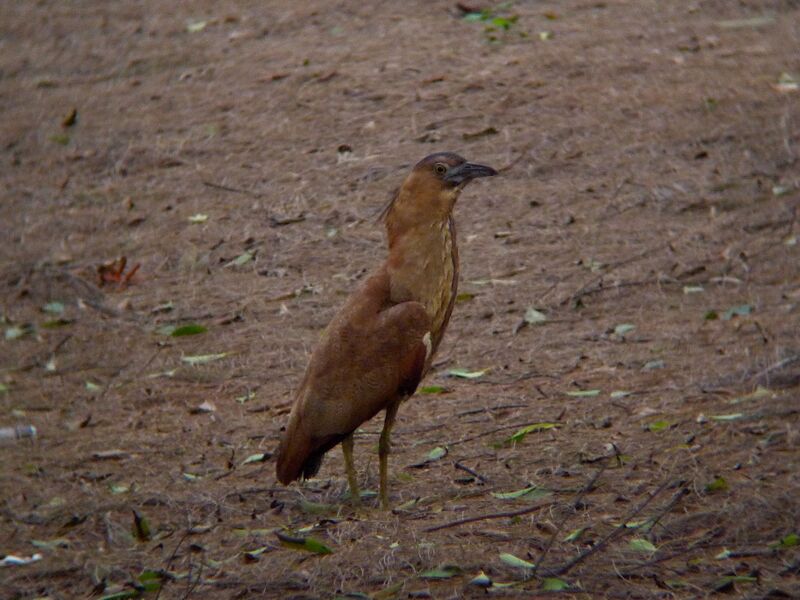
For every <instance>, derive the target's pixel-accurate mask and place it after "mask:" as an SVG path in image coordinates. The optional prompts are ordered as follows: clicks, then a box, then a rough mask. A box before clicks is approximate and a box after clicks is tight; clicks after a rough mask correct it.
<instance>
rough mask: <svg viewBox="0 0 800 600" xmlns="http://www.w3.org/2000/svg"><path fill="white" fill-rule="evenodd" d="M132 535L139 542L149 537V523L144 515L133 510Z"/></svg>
mask: <svg viewBox="0 0 800 600" xmlns="http://www.w3.org/2000/svg"><path fill="white" fill-rule="evenodd" d="M132 530H133V537H135V538H136V539H137V540H139V541H140V542H146V541H148V540H149V539H150V523H148V522H147V519H146V518H145V516H144V515H142V514H141V513H139V511H137V510H134V511H133V527H132Z"/></svg>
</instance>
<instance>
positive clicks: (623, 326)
mask: <svg viewBox="0 0 800 600" xmlns="http://www.w3.org/2000/svg"><path fill="white" fill-rule="evenodd" d="M634 329H636V325H633V324H632V323H620V324H619V325H617V326H616V327H614V335H618V336H623V335H625V334H626V333H628V332H629V331H633V330H634Z"/></svg>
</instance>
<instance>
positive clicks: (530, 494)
mask: <svg viewBox="0 0 800 600" xmlns="http://www.w3.org/2000/svg"><path fill="white" fill-rule="evenodd" d="M548 495H550V491H549V490H546V489H544V488H540V487H539V486H536V485H531V486H528V487H526V488H522V489H521V490H514V491H513V492H492V496H494V497H495V498H497V499H498V500H516V499H517V498H530V499H537V498H544V497H545V496H548Z"/></svg>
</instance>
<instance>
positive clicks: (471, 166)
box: [444, 162, 497, 186]
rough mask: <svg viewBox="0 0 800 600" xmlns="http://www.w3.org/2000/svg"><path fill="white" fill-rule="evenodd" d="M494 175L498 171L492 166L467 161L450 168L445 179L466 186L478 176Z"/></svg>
mask: <svg viewBox="0 0 800 600" xmlns="http://www.w3.org/2000/svg"><path fill="white" fill-rule="evenodd" d="M494 175H497V171H495V170H494V169H493V168H492V167H487V166H486V165H479V164H477V163H468V162H465V163H462V164H460V165H458V166H457V167H453V168H452V169H450V170H449V171H448V172H447V175H445V176H444V180H445V181H446V182H447V183H449V184H450V185H455V186H464V185H466V184H467V183H469V182H470V181H472V180H473V179H477V178H478V177H493V176H494Z"/></svg>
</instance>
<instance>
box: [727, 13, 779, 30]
mask: <svg viewBox="0 0 800 600" xmlns="http://www.w3.org/2000/svg"><path fill="white" fill-rule="evenodd" d="M774 22H775V17H774V16H773V15H761V16H758V17H748V18H745V19H729V20H725V21H717V26H718V27H722V29H745V28H750V27H763V26H764V25H772V24H773V23H774Z"/></svg>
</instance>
